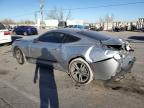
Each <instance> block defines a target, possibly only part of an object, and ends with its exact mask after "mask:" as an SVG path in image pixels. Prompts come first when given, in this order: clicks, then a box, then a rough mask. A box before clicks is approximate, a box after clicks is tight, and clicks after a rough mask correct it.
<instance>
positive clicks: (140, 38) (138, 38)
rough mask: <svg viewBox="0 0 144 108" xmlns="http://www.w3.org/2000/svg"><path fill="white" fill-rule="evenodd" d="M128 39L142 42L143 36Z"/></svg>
mask: <svg viewBox="0 0 144 108" xmlns="http://www.w3.org/2000/svg"><path fill="white" fill-rule="evenodd" d="M128 39H133V40H139V41H144V36H130V37H128Z"/></svg>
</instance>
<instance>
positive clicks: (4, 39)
mask: <svg viewBox="0 0 144 108" xmlns="http://www.w3.org/2000/svg"><path fill="white" fill-rule="evenodd" d="M11 41H12V38H11V35H10V32H9V30H8V29H6V27H5V26H4V25H3V24H2V23H0V44H3V43H11Z"/></svg>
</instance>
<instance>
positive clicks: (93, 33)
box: [54, 28, 112, 40]
mask: <svg viewBox="0 0 144 108" xmlns="http://www.w3.org/2000/svg"><path fill="white" fill-rule="evenodd" d="M54 31H55V32H63V33H68V34H73V35H76V36H83V37H87V38H91V39H95V40H108V39H110V38H112V37H110V36H107V35H104V34H101V33H98V32H96V31H92V30H89V29H79V28H60V29H56V30H54Z"/></svg>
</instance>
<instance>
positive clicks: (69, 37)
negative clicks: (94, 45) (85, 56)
mask: <svg viewBox="0 0 144 108" xmlns="http://www.w3.org/2000/svg"><path fill="white" fill-rule="evenodd" d="M79 40H80V38H78V37H75V36H72V35H69V34H64V40H63V43H71V42H76V41H79Z"/></svg>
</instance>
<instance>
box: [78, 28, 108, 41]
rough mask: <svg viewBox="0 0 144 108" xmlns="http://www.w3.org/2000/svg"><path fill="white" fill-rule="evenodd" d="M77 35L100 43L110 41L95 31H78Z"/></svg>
mask: <svg viewBox="0 0 144 108" xmlns="http://www.w3.org/2000/svg"><path fill="white" fill-rule="evenodd" d="M78 33H79V34H81V35H84V36H86V37H89V38H92V39H96V40H101V41H104V40H108V39H110V37H109V36H106V35H103V34H100V33H97V32H95V31H90V30H88V31H79V32H78Z"/></svg>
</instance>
